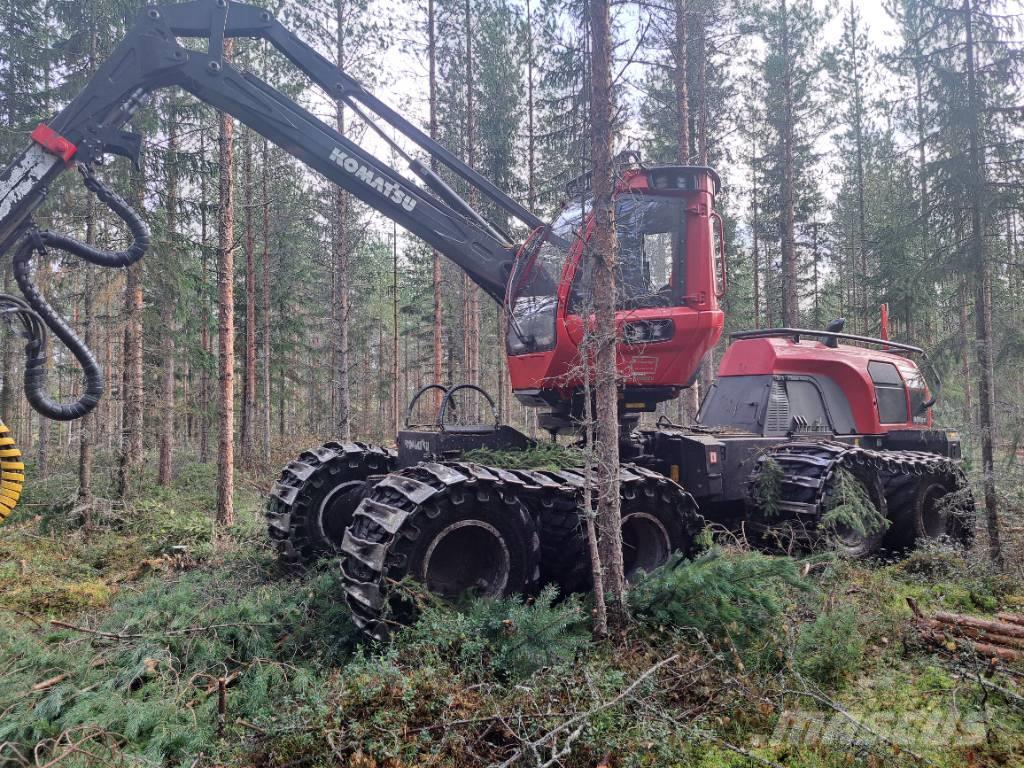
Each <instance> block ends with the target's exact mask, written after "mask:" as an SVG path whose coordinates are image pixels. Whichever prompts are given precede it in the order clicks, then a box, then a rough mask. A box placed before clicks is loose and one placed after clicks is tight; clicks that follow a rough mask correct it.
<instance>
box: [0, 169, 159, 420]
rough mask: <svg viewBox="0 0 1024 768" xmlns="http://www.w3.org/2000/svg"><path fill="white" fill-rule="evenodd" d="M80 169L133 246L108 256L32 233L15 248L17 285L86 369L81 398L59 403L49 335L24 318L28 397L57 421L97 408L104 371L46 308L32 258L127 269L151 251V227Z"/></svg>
mask: <svg viewBox="0 0 1024 768" xmlns="http://www.w3.org/2000/svg"><path fill="white" fill-rule="evenodd" d="M79 170H80V171H81V172H82V176H83V178H84V179H85V185H86V187H87V188H88V189H89V190H90V191H92V192H93V193H95V195H96V197H97V198H98V199H99V200H100V201H101V202H103V203H105V204H106V205H107V206H108V207H109V208H110V209H111V210H112V211H113V212H114V213H115V214H116V215H117V216H118V217H120V218H121V220H122V221H124V223H125V224H126V225H127V227H128V229H129V231H130V232H131V234H132V238H133V242H132V244H131V245H130V246H129V247H128V248H127V249H126V250H123V251H107V250H104V249H102V248H96V247H95V246H92V245H89V244H88V243H83V242H82V241H81V240H76V239H75V238H73V237H68V236H67V235H61V234H58V233H56V232H50V231H48V230H42V231H40V230H37V229H31V230H29V232H28V233H27V234H26V235H25V236H24V237H23V238H22V239H21V240H20V241H19V243H18V244H17V245H16V246H15V250H14V262H13V267H14V280H15V282H17V284H18V288H20V289H21V292H22V294H23V295H24V296H25V301H26V303H27V304H28V306H29V307H30V308H31V311H32V312H34V313H35V315H36V316H37V317H38V319H40V320H42V322H43V323H45V324H46V327H47V328H49V329H50V330H51V331H53V334H54V335H55V336H56V337H57V338H58V339H60V340H61V342H63V344H64V345H65V346H66V347H67V348H68V350H69V351H70V352H71V354H72V355H73V356H74V358H75V360H77V361H78V364H79V365H80V366H81V367H82V373H83V375H84V377H85V388H84V391H83V393H82V395H81V397H79V398H78V399H77V400H76V401H74V402H71V403H59V402H57V401H55V400H54V399H53V398H52V397H51V396H50V393H49V391H48V389H47V386H46V355H47V353H46V332H45V330H43V329H42V328H41V327H40V326H39V325H38V323H34V322H31V320H30V319H26V318H25V317H24V316H23V317H22V322H23V324H24V325H25V330H26V337H27V338H28V343H27V344H26V345H25V397H26V398H28V401H29V404H30V405H31V406H32V407H33V408H34V409H35V410H36V411H38V412H39V413H41V414H42V415H43V416H46V417H47V418H50V419H54V420H55V421H73V420H74V419H79V418H81V417H82V416H85V415H86V414H87V413H89V412H90V411H91V410H92V409H93V408H95V407H96V404H97V403H99V401H100V396H101V395H102V394H103V387H104V384H103V371H102V370H101V369H100V366H99V364H98V363H97V362H96V358H95V357H94V356H93V354H92V351H91V350H90V349H89V348H88V347H87V346H86V345H85V343H84V342H83V341H82V340H81V339H80V338H78V335H77V334H76V333H75V332H74V330H73V329H72V328H71V327H70V326H69V325H68V324H67V322H66V321H65V320H64V318H63V317H61V316H60V315H59V314H58V313H57V312H56V310H54V309H53V307H51V306H50V305H49V303H47V301H46V299H45V298H43V295H42V294H41V293H40V292H39V289H38V288H37V287H36V286H35V284H34V283H33V282H32V266H31V263H32V254H33V253H35V252H38V253H40V254H45V253H46V248H55V249H57V250H61V251H65V252H67V253H71V254H74V255H75V256H78V257H80V258H82V259H84V260H86V261H88V262H89V263H91V264H98V265H99V266H103V267H127V266H130V265H132V264H134V263H135V262H136V261H138V260H139V259H141V258H142V257H143V256H144V255H145V253H146V251H147V250H148V249H149V237H150V235H149V227H148V226H146V223H145V222H144V221H143V220H142V218H141V217H140V216H139V215H138V214H137V213H136V212H135V211H133V210H132V209H131V207H130V206H129V205H128V203H126V202H125V201H124V199H123V198H121V197H120V195H118V194H116V193H115V192H113V191H112V190H110V189H107V188H106V187H104V186H103V184H102V183H101V182H100V181H99V180H98V179H97V178H95V177H94V176H93V175H92V174H91V173H90V172H89V169H88V168H87V167H85V166H82V165H80V166H79ZM12 309H13V308H12ZM14 311H17V310H14ZM20 314H21V315H24V312H23V311H22V312H21V313H20Z"/></svg>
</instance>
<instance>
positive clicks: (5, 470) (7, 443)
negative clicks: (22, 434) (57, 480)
mask: <svg viewBox="0 0 1024 768" xmlns="http://www.w3.org/2000/svg"><path fill="white" fill-rule="evenodd" d="M24 483H25V464H24V463H23V462H22V461H21V451H20V450H19V449H18V446H16V445H15V444H14V438H13V437H11V430H10V429H8V427H7V425H6V424H4V423H3V421H0V523H2V522H3V521H4V520H6V519H7V516H8V515H10V514H11V512H12V511H13V510H14V507H15V505H16V504H17V503H18V499H19V498H20V497H21V488H22V486H23V485H24Z"/></svg>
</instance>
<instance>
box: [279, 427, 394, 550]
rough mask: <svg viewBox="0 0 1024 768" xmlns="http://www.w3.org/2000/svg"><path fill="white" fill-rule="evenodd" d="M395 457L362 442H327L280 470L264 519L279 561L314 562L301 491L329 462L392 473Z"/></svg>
mask: <svg viewBox="0 0 1024 768" xmlns="http://www.w3.org/2000/svg"><path fill="white" fill-rule="evenodd" d="M396 458H397V453H396V452H395V451H393V450H390V449H387V448H381V447H380V446H377V445H372V444H369V443H362V442H338V441H334V440H332V441H329V442H326V443H324V444H323V445H321V446H320V447H319V448H313V449H311V450H308V451H303V452H302V453H301V454H299V457H298V458H297V459H295V460H293V461H290V462H288V464H287V465H286V466H285V467H284V469H282V470H281V476H280V477H279V478H278V480H277V481H276V482H275V483H274V486H273V488H272V489H271V491H270V495H269V497H268V498H267V504H266V508H265V510H264V517H265V519H266V523H267V532H268V534H269V536H270V539H271V541H272V543H273V545H274V548H275V549H276V550H277V552H278V554H279V555H280V556H281V558H282V559H284V560H285V561H287V562H289V563H302V562H306V561H309V560H311V559H315V558H316V556H317V555H318V554H320V552H319V551H318V546H317V543H316V542H314V541H313V540H312V537H311V532H310V531H309V530H308V527H309V526H308V519H307V518H308V516H309V515H310V514H311V512H312V510H309V509H306V508H305V507H306V506H307V505H306V504H305V500H304V498H303V493H302V492H303V489H304V487H305V486H306V484H307V483H308V482H310V481H311V479H312V478H313V477H314V475H316V474H317V473H318V472H321V471H322V470H323V469H324V468H326V467H328V466H329V465H330V464H331V463H332V462H335V461H339V460H340V461H341V462H343V463H344V464H345V465H346V466H351V465H358V466H360V467H364V468H365V469H366V470H367V471H374V472H379V473H382V474H383V473H385V472H390V471H391V470H392V469H394V466H395V460H396Z"/></svg>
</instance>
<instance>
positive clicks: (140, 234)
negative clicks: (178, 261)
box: [26, 165, 149, 333]
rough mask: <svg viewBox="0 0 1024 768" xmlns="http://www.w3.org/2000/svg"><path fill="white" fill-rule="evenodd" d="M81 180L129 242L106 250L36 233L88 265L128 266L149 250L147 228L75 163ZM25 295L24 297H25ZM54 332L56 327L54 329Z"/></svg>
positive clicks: (120, 199)
mask: <svg viewBox="0 0 1024 768" xmlns="http://www.w3.org/2000/svg"><path fill="white" fill-rule="evenodd" d="M78 170H79V172H81V174H82V181H83V182H84V183H85V187H86V189H88V190H89V191H90V192H92V193H93V194H94V195H96V199H97V200H99V201H100V202H101V203H104V204H105V205H106V206H107V207H108V208H110V210H111V211H113V213H114V214H115V215H116V216H117V217H118V218H120V219H121V221H123V222H124V223H125V225H126V226H127V227H128V231H129V232H131V235H132V244H131V245H130V246H128V248H127V249H125V250H123V251H107V250H104V249H103V248H97V247H95V246H92V245H89V244H88V243H83V242H82V241H81V240H76V239H75V238H73V237H68V236H67V235H62V234H60V233H59V232H50V231H49V230H44V231H42V232H40V233H39V237H40V239H41V240H42V245H43V246H44V247H49V248H56V249H58V250H61V251H66V252H67V253H71V254H74V255H75V256H78V257H80V258H83V259H85V260H86V261H88V262H89V263H90V264H96V265H98V266H101V267H129V266H131V265H132V264H134V263H135V262H136V261H138V260H139V259H141V258H142V257H143V256H145V255H146V251H148V250H149V227H148V226H146V222H144V221H143V220H142V217H141V216H139V214H137V213H136V212H135V211H134V210H133V209H132V207H131V206H130V205H128V203H127V202H125V200H124V198H123V197H121V196H120V195H119V194H117V193H116V192H114V190H112V189H108V188H107V187H105V186H104V185H103V183H102V182H100V180H99V179H97V178H96V177H95V176H93V175H92V173H91V172H90V171H89V168H88V166H86V165H79V166H78ZM26 298H27V297H26ZM54 333H56V330H55V331H54Z"/></svg>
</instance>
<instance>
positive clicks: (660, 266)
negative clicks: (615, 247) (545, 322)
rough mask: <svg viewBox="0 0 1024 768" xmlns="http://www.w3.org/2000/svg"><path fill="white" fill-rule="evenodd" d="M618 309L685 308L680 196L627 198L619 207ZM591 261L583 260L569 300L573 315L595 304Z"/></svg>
mask: <svg viewBox="0 0 1024 768" xmlns="http://www.w3.org/2000/svg"><path fill="white" fill-rule="evenodd" d="M615 235H616V238H617V239H618V244H619V253H618V259H617V260H616V274H615V286H616V291H615V294H616V305H617V306H616V308H617V309H620V310H628V309H642V308H653V307H670V306H681V305H682V304H683V296H684V295H685V292H686V286H685V274H686V270H685V266H686V203H685V200H683V199H682V198H679V197H654V196H651V197H647V196H644V195H624V196H622V197H620V198H619V199H618V200H617V201H616V203H615ZM590 291H591V264H590V259H587V258H584V259H582V261H581V263H580V266H579V268H578V269H577V271H576V276H575V278H574V279H573V284H572V290H571V292H570V296H569V311H570V312H576V313H579V312H585V311H587V308H588V307H589V306H590V303H591V295H590Z"/></svg>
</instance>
